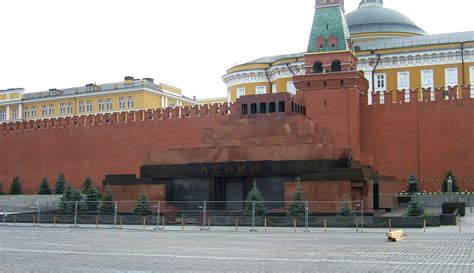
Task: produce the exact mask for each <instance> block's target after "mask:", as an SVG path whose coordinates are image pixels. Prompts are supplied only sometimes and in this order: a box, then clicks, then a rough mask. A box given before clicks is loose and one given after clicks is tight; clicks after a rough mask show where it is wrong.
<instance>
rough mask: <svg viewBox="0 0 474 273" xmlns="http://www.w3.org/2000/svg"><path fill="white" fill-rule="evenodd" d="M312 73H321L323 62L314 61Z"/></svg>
mask: <svg viewBox="0 0 474 273" xmlns="http://www.w3.org/2000/svg"><path fill="white" fill-rule="evenodd" d="M313 73H316V74H319V73H323V63H321V62H320V61H317V62H315V63H314V64H313Z"/></svg>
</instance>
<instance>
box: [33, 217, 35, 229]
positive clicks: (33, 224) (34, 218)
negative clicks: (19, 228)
mask: <svg viewBox="0 0 474 273" xmlns="http://www.w3.org/2000/svg"><path fill="white" fill-rule="evenodd" d="M33 226H34V227H36V215H33Z"/></svg>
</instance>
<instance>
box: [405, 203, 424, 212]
mask: <svg viewBox="0 0 474 273" xmlns="http://www.w3.org/2000/svg"><path fill="white" fill-rule="evenodd" d="M424 213H425V208H424V207H423V204H421V203H420V202H419V201H417V200H413V201H410V203H408V211H407V214H408V216H421V215H423V214H424Z"/></svg>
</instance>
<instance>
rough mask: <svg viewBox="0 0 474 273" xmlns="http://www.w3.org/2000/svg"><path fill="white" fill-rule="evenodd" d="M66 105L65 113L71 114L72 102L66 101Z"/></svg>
mask: <svg viewBox="0 0 474 273" xmlns="http://www.w3.org/2000/svg"><path fill="white" fill-rule="evenodd" d="M66 106H67V113H68V114H70V115H72V102H68V103H66Z"/></svg>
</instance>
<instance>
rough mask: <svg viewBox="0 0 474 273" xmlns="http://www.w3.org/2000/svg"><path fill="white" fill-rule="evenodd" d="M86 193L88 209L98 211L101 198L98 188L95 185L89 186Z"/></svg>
mask: <svg viewBox="0 0 474 273" xmlns="http://www.w3.org/2000/svg"><path fill="white" fill-rule="evenodd" d="M84 194H85V195H86V199H85V201H86V207H87V210H88V211H97V208H98V207H99V201H100V199H101V195H100V192H99V190H98V189H96V188H95V187H94V186H91V187H89V189H87V191H86V192H85V193H84Z"/></svg>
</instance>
